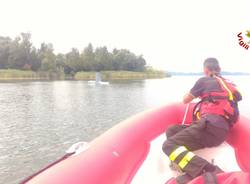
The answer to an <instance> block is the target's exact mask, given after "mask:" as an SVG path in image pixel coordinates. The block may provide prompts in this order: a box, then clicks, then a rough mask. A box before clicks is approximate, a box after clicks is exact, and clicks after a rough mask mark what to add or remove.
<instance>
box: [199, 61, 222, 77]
mask: <svg viewBox="0 0 250 184" xmlns="http://www.w3.org/2000/svg"><path fill="white" fill-rule="evenodd" d="M203 66H204V67H205V68H207V69H208V70H209V71H211V72H213V73H214V74H219V73H220V70H221V69H220V65H219V62H218V60H217V59H216V58H207V59H206V60H205V61H204V64H203Z"/></svg>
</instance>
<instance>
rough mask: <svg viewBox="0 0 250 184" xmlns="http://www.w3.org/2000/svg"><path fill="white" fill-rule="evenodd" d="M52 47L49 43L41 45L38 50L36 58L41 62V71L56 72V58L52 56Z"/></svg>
mask: <svg viewBox="0 0 250 184" xmlns="http://www.w3.org/2000/svg"><path fill="white" fill-rule="evenodd" d="M53 51H54V49H53V45H52V44H51V43H49V44H46V43H42V44H41V46H40V49H39V50H38V57H39V59H40V60H41V70H42V71H50V72H55V71H56V56H55V54H54V52H53Z"/></svg>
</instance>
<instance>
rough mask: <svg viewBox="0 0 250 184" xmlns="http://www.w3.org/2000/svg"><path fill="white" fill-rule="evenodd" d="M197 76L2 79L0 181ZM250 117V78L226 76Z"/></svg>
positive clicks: (182, 89) (160, 100) (176, 94)
mask: <svg viewBox="0 0 250 184" xmlns="http://www.w3.org/2000/svg"><path fill="white" fill-rule="evenodd" d="M197 78H198V77H171V78H166V79H154V80H143V81H129V82H128V81H123V82H111V83H110V85H107V86H89V85H88V84H87V82H85V81H53V82H51V81H49V82H34V81H33V82H4V83H0V183H10V184H12V183H13V184H14V183H18V182H20V181H21V180H22V179H24V178H25V177H26V176H28V175H30V174H32V173H33V172H35V171H37V170H39V169H40V168H41V167H44V166H45V165H47V164H48V163H50V162H51V161H53V160H55V159H57V158H59V157H60V156H62V155H63V154H64V153H65V150H66V149H67V148H68V147H70V146H71V145H72V144H73V143H76V142H79V141H91V140H92V139H94V138H95V137H97V136H98V135H100V134H102V133H103V132H104V131H106V130H107V129H109V128H110V127H112V126H114V125H115V124H117V123H119V122H120V121H122V120H124V119H126V118H127V117H129V116H131V115H133V114H136V113H138V112H141V111H143V110H146V109H149V108H153V107H156V106H158V105H162V104H167V103H169V102H176V101H180V100H181V99H182V96H183V95H184V93H186V92H187V91H189V89H190V88H191V87H192V85H193V84H194V82H195V80H196V79H197ZM228 78H230V79H233V81H235V83H237V84H238V86H239V87H240V89H241V91H242V93H243V95H244V101H242V102H241V103H240V110H241V113H242V114H245V115H248V116H249V117H250V85H249V84H250V76H239V77H235V76H229V77H228Z"/></svg>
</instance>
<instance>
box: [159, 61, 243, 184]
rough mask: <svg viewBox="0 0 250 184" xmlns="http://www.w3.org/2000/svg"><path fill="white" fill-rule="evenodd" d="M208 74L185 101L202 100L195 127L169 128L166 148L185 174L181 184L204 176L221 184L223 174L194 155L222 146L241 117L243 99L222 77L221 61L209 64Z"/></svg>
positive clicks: (198, 105) (198, 107) (198, 108)
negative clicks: (197, 152)
mask: <svg viewBox="0 0 250 184" xmlns="http://www.w3.org/2000/svg"><path fill="white" fill-rule="evenodd" d="M204 74H205V77H202V78H200V79H199V80H198V81H197V82H196V83H195V85H194V86H193V88H192V89H191V90H190V92H189V93H188V94H186V95H185V96H184V98H183V102H184V103H185V104H187V103H189V102H191V101H192V100H193V99H194V98H200V99H201V101H200V102H199V103H197V104H196V106H195V107H194V112H193V123H192V124H191V125H190V126H187V125H173V126H171V127H169V128H168V129H167V131H166V135H167V140H166V141H165V142H164V144H163V147H162V148H163V151H164V153H165V154H166V155H168V157H169V159H170V161H171V162H172V163H174V164H175V166H178V169H179V170H181V171H182V172H183V173H184V174H183V175H180V176H178V177H177V178H176V181H177V183H178V184H186V183H188V182H189V181H191V180H192V179H194V178H195V177H197V176H200V175H203V176H204V177H205V180H207V181H210V183H215V184H216V183H217V181H216V180H217V179H216V174H217V173H220V172H223V171H222V170H221V169H220V168H219V167H218V166H215V165H213V164H211V163H209V162H208V161H207V160H205V159H203V158H201V157H199V156H197V155H195V154H194V153H193V152H192V151H195V150H198V149H202V148H206V147H213V146H218V145H220V144H221V143H222V142H224V141H225V139H226V136H227V134H228V131H229V130H230V129H231V128H232V127H233V124H234V123H236V122H237V119H238V117H239V110H238V104H237V102H238V101H240V100H241V99H242V97H241V94H240V92H239V91H238V90H237V89H236V86H235V85H234V84H233V83H232V82H230V81H228V80H226V79H224V78H223V77H222V76H221V75H220V66H219V63H218V61H217V59H215V58H208V59H206V60H205V62H204ZM211 181H213V182H211Z"/></svg>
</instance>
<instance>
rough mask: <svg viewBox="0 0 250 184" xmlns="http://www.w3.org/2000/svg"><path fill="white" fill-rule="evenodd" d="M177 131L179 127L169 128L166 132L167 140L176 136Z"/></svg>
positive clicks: (172, 126)
mask: <svg viewBox="0 0 250 184" xmlns="http://www.w3.org/2000/svg"><path fill="white" fill-rule="evenodd" d="M177 129H179V125H171V126H170V127H168V129H167V130H166V136H167V138H169V137H171V136H173V135H175V134H176V133H177V132H178V131H177Z"/></svg>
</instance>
